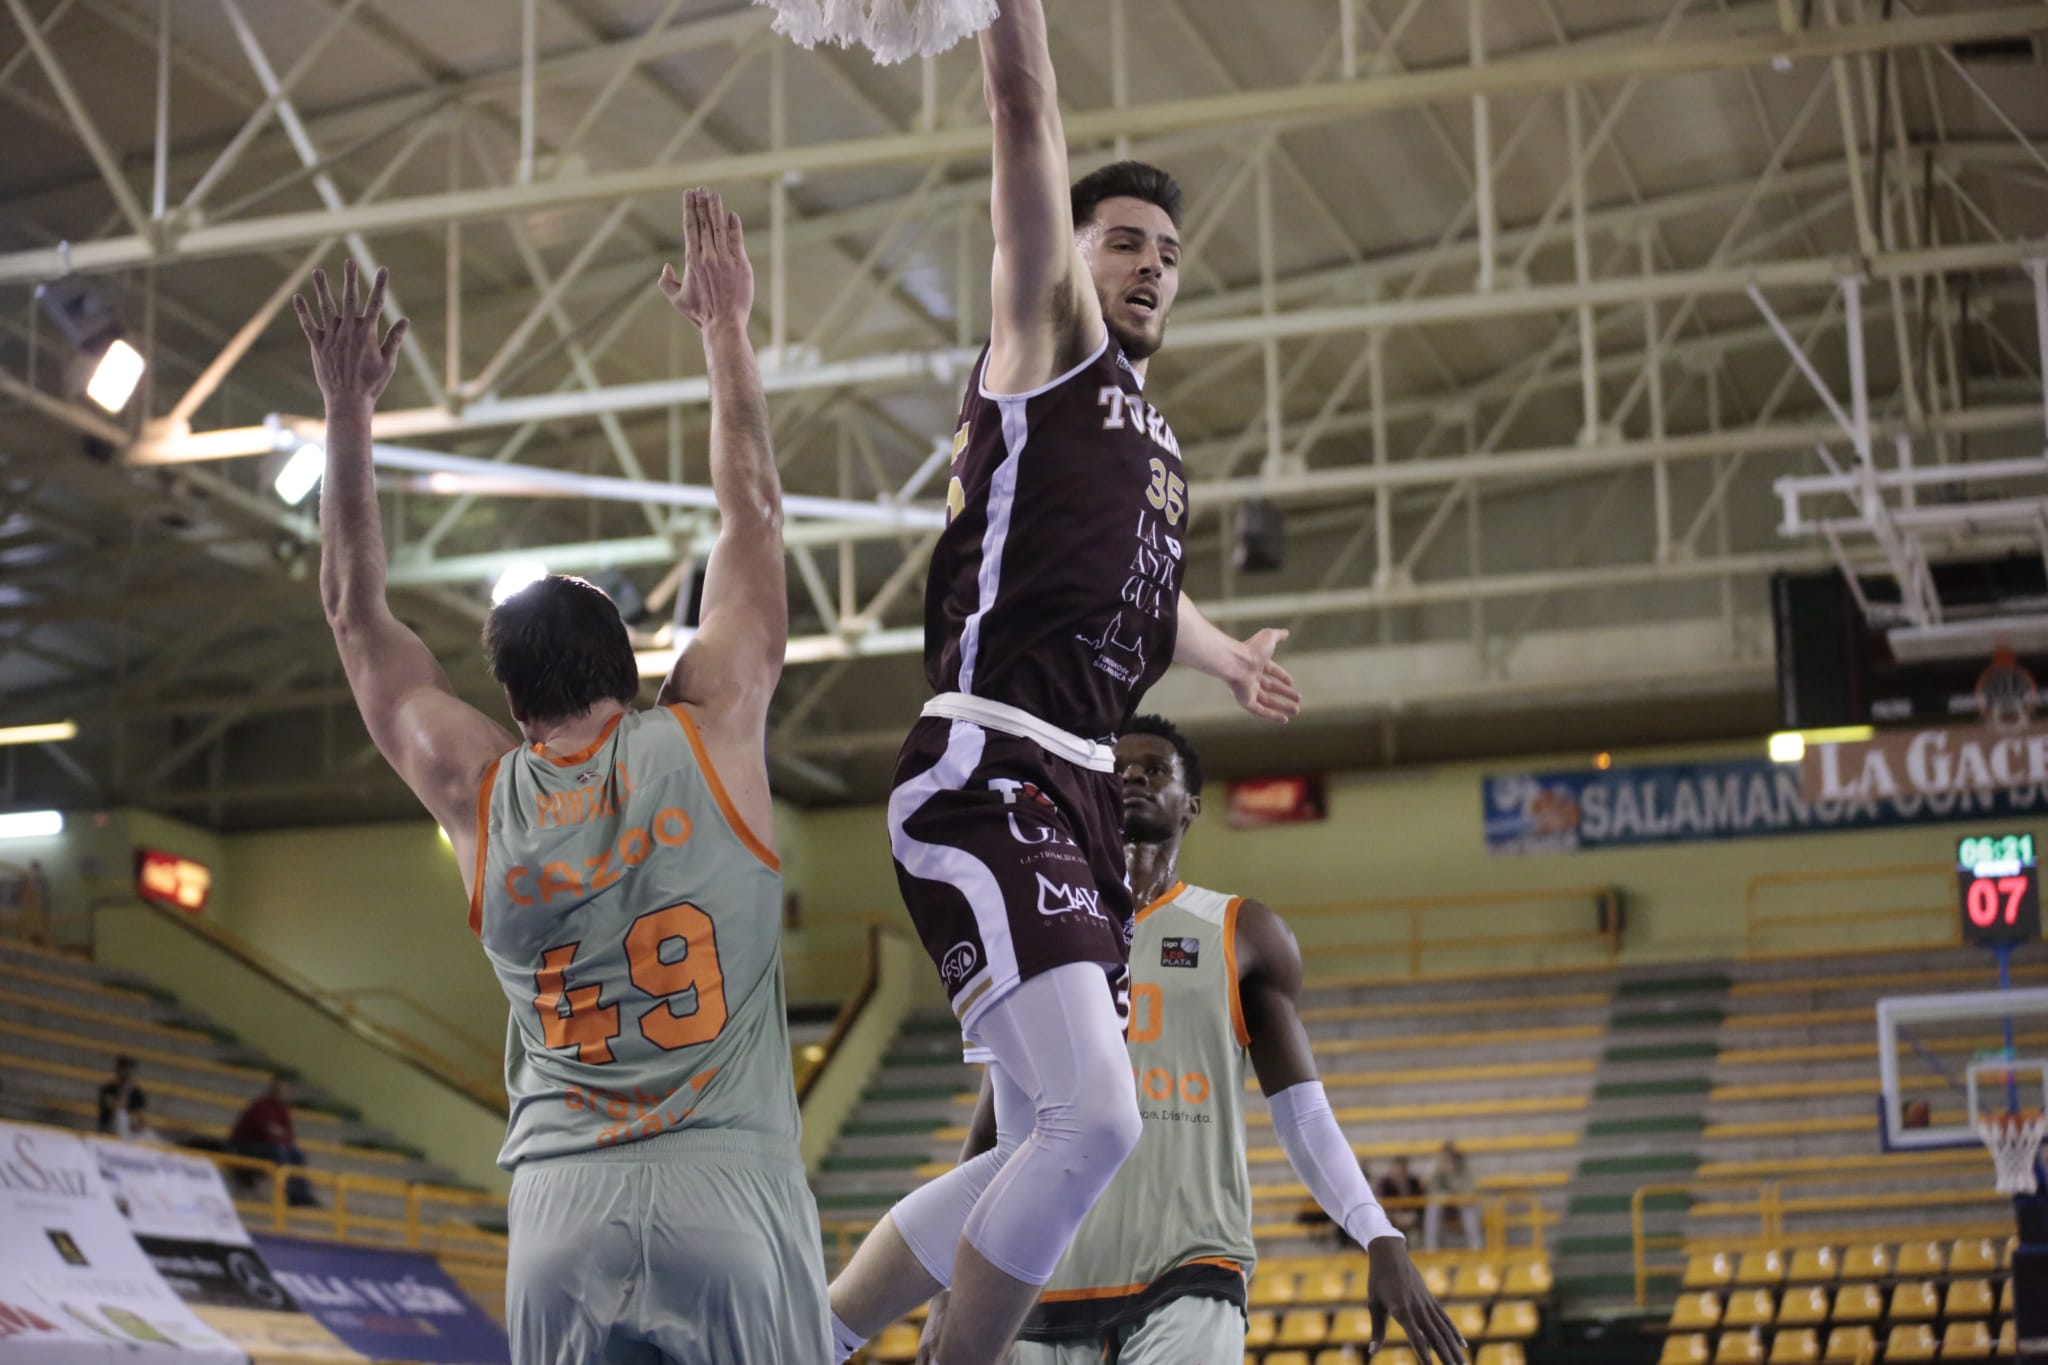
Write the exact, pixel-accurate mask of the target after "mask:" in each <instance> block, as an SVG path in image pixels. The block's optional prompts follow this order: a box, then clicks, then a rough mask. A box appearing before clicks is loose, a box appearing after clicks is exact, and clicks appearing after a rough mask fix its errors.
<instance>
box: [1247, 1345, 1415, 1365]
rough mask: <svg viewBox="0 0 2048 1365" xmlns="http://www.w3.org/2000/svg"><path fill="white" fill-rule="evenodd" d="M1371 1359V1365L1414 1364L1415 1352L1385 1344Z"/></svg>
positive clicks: (1404, 1347)
mask: <svg viewBox="0 0 2048 1365" xmlns="http://www.w3.org/2000/svg"><path fill="white" fill-rule="evenodd" d="M1269 1358H1270V1357H1269ZM1372 1359H1373V1365H1415V1352H1413V1351H1411V1350H1409V1349H1408V1348H1407V1347H1406V1346H1386V1347H1382V1348H1381V1350H1380V1353H1379V1354H1378V1355H1376V1356H1374V1357H1373V1358H1372Z"/></svg>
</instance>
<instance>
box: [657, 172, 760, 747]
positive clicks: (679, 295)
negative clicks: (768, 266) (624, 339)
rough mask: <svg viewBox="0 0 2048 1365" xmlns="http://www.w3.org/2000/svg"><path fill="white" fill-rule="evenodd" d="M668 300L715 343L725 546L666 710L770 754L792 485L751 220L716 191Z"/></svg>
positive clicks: (717, 552) (692, 230)
mask: <svg viewBox="0 0 2048 1365" xmlns="http://www.w3.org/2000/svg"><path fill="white" fill-rule="evenodd" d="M660 283H661V291H662V293H664V294H666V295H667V296H668V300H669V302H670V303H671V304H673V305H674V306H675V309H676V311H677V312H679V313H681V314H682V315H683V316H684V317H686V318H688V319H689V320H690V321H691V322H693V323H695V324H696V325H697V328H698V330H699V331H700V332H702V333H703V337H704V364H705V368H706V371H707V373H708V374H709V376H710V380H711V487H712V490H713V491H714V492H715V493H716V494H717V497H718V522H719V525H718V542H717V544H715V545H714V546H713V547H712V549H711V557H710V559H709V561H708V562H707V563H706V564H705V566H704V596H703V602H702V606H701V609H700V614H699V626H698V629H697V634H696V636H695V638H694V639H692V640H691V641H690V643H689V645H688V647H687V648H685V649H684V650H683V652H682V655H681V657H680V658H678V659H677V660H676V664H675V667H674V668H673V669H671V670H670V672H669V675H668V679H667V681H666V682H664V683H663V684H662V687H661V695H660V698H659V700H660V702H661V704H662V705H664V706H666V705H669V704H671V703H674V702H687V703H689V704H690V705H692V706H694V707H699V708H702V710H703V712H704V715H703V717H702V720H703V722H704V723H705V724H706V725H707V726H712V727H715V728H718V729H721V730H729V731H731V732H733V733H736V734H744V735H747V736H749V737H750V738H751V740H752V741H753V742H754V743H756V744H757V745H758V741H759V738H760V731H761V719H762V717H763V716H765V715H766V714H767V710H768V699H769V697H770V696H771V695H772V694H773V693H774V691H775V684H776V682H777V681H778V680H779V679H780V678H781V677H782V660H783V654H784V652H785V650H786V648H787V647H788V644H789V595H788V589H787V586H786V583H785V569H784V566H783V557H782V480H781V477H780V476H779V475H778V474H777V472H776V468H775V453H774V450H773V448H772V447H771V444H770V441H769V429H768V400H767V398H766V397H765V396H764V395H763V393H762V391H761V370H760V365H759V363H758V362H757V361H756V359H755V357H754V344H753V341H752V340H751V339H750V338H749V337H748V335H747V319H748V316H749V315H750V314H751V313H752V311H753V306H754V270H753V266H752V265H751V264H750V263H749V262H748V260H747V246H746V240H745V237H744V234H743V233H742V231H741V228H740V219H739V215H738V214H736V213H733V212H732V211H730V210H729V209H727V208H726V206H725V201H724V199H722V198H721V197H720V196H719V195H718V194H716V193H715V192H713V191H711V190H691V191H689V192H688V193H687V194H686V195H684V198H683V273H682V275H681V277H680V278H679V277H678V276H677V275H676V273H675V271H674V270H673V269H671V268H670V267H668V266H663V267H662V269H661V281H660Z"/></svg>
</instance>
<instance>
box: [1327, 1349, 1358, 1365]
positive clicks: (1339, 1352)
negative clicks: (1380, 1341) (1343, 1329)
mask: <svg viewBox="0 0 2048 1365" xmlns="http://www.w3.org/2000/svg"><path fill="white" fill-rule="evenodd" d="M1316 1365H1366V1360H1365V1352H1363V1351H1361V1350H1359V1349H1358V1348H1357V1347H1355V1346H1333V1347H1331V1348H1330V1349H1329V1350H1327V1351H1318V1352H1316Z"/></svg>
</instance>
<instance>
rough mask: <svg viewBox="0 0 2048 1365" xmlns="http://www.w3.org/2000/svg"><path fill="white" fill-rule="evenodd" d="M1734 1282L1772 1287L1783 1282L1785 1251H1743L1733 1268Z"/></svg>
mask: <svg viewBox="0 0 2048 1365" xmlns="http://www.w3.org/2000/svg"><path fill="white" fill-rule="evenodd" d="M1735 1283H1737V1284H1743V1285H1749V1284H1761V1285H1769V1286H1771V1287H1772V1288H1775V1287H1777V1286H1778V1285H1781V1284H1783V1283H1785V1253H1784V1252H1782V1251H1745V1252H1743V1253H1742V1261H1741V1263H1740V1264H1739V1265H1738V1266H1737V1267H1736V1268H1735Z"/></svg>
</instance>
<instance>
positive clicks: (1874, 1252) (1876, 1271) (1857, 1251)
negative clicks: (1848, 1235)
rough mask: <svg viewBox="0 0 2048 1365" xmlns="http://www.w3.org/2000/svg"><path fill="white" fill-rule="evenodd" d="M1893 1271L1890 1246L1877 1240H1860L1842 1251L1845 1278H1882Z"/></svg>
mask: <svg viewBox="0 0 2048 1365" xmlns="http://www.w3.org/2000/svg"><path fill="white" fill-rule="evenodd" d="M1891 1273H1892V1253H1891V1249H1890V1248H1889V1247H1883V1246H1879V1245H1878V1244H1877V1243H1875V1242H1858V1243H1857V1244H1855V1245H1854V1246H1852V1247H1850V1248H1849V1249H1848V1250H1847V1251H1845V1252H1843V1253H1842V1278H1843V1279H1845V1280H1881V1279H1883V1278H1884V1277H1885V1276H1887V1275H1889V1274H1891Z"/></svg>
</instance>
